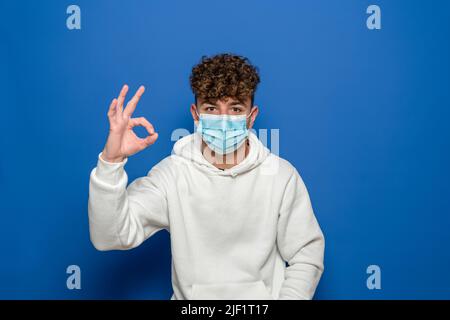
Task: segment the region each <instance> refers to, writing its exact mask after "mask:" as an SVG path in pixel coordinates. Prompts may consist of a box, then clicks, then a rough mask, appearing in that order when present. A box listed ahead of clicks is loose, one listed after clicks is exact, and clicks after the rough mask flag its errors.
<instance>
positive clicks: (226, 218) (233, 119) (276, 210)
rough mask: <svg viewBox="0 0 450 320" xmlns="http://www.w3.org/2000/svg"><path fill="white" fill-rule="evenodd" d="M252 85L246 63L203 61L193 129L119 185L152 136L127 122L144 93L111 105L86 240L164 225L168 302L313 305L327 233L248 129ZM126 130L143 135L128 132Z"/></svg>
mask: <svg viewBox="0 0 450 320" xmlns="http://www.w3.org/2000/svg"><path fill="white" fill-rule="evenodd" d="M259 81H260V78H259V75H258V72H257V68H256V67H254V66H252V65H251V63H250V61H249V60H248V59H247V58H244V57H242V56H238V55H233V54H219V55H215V56H212V57H203V58H202V61H201V62H200V63H199V64H198V65H196V66H195V67H194V68H193V70H192V75H191V77H190V82H191V87H192V90H193V92H194V94H195V103H194V104H192V105H191V107H190V110H191V113H192V117H193V120H194V123H195V125H196V130H195V132H194V133H193V134H190V135H187V136H185V137H183V138H181V139H180V140H178V141H177V142H176V143H175V144H174V147H173V152H172V155H170V156H168V157H166V158H164V159H163V160H162V161H160V162H159V163H158V164H156V165H155V166H154V167H153V168H152V169H151V170H150V171H149V172H148V174H147V176H144V177H140V178H138V179H136V180H134V181H133V182H132V183H130V185H129V186H128V187H127V182H128V177H127V174H126V172H125V170H124V166H125V164H126V162H127V161H128V157H129V156H131V155H133V154H135V153H137V152H139V151H141V150H143V149H145V148H146V147H147V146H149V145H151V144H153V143H154V142H155V141H156V139H157V137H158V134H157V133H156V132H155V130H154V128H153V126H152V125H151V124H150V123H149V122H148V121H147V120H146V119H144V118H143V117H140V118H131V115H132V113H133V111H134V110H135V108H136V104H137V103H138V101H139V98H140V97H141V95H142V94H143V92H144V88H143V87H142V86H141V87H140V88H139V89H138V91H137V92H136V94H135V96H134V97H133V98H132V99H131V100H130V101H129V102H128V104H127V105H126V107H125V108H123V103H124V100H125V95H126V93H127V90H128V87H127V86H126V85H125V86H124V87H123V88H122V90H121V92H120V95H119V97H118V98H117V99H114V100H113V101H112V103H111V106H110V108H109V111H108V118H109V122H110V132H109V136H108V139H107V142H106V145H105V148H104V149H103V151H102V152H101V153H100V154H99V155H98V162H97V167H96V168H94V169H93V170H92V172H91V175H90V185H89V203H88V211H89V227H90V236H91V241H92V243H93V245H94V246H95V248H97V249H98V250H101V251H104V250H127V249H131V248H135V247H137V246H139V245H140V244H141V243H142V242H143V241H145V240H146V239H148V238H149V237H151V236H152V235H153V234H155V233H156V232H157V231H159V230H162V229H166V230H167V231H168V232H169V233H170V239H171V248H172V286H173V291H174V292H173V295H172V297H171V299H172V300H181V299H280V300H281V299H286V300H287V299H312V297H313V295H314V292H315V290H316V286H317V284H318V282H319V279H320V277H321V275H322V272H323V270H324V265H323V257H324V246H325V242H324V236H323V233H322V231H321V229H320V227H319V224H318V222H317V220H316V218H315V215H314V213H313V209H312V207H311V202H310V198H309V195H308V192H307V189H306V187H305V185H304V183H303V180H302V178H301V177H300V175H299V173H298V171H297V170H296V169H295V168H294V167H293V166H292V165H291V164H290V163H289V162H288V161H286V160H284V159H282V158H280V157H278V156H276V155H275V154H272V153H270V151H269V150H268V149H267V148H266V147H265V146H264V145H263V144H262V143H261V142H260V141H259V140H258V138H257V137H256V135H255V134H254V133H253V132H252V131H250V130H249V129H251V128H252V126H253V123H254V122H255V119H256V117H257V115H258V107H257V106H256V105H253V99H254V94H255V90H256V87H257V85H258V83H259ZM135 126H144V127H145V128H146V129H147V131H148V132H149V136H148V137H146V138H144V139H142V138H139V137H137V136H136V135H135V134H134V132H133V130H132V128H133V127H135ZM286 262H287V263H288V266H287V265H286ZM155 263H157V262H155Z"/></svg>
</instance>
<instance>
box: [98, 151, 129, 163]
mask: <svg viewBox="0 0 450 320" xmlns="http://www.w3.org/2000/svg"><path fill="white" fill-rule="evenodd" d="M100 157H101V158H102V159H103V160H104V161H106V162H112V163H118V162H122V161H123V160H124V159H125V157H109V156H107V155H106V154H105V153H104V152H102V153H101V154H100Z"/></svg>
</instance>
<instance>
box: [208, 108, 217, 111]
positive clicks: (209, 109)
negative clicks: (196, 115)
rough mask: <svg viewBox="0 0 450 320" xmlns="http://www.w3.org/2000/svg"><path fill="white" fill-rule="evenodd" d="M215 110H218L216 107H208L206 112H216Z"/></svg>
mask: <svg viewBox="0 0 450 320" xmlns="http://www.w3.org/2000/svg"><path fill="white" fill-rule="evenodd" d="M214 109H216V107H206V111H214Z"/></svg>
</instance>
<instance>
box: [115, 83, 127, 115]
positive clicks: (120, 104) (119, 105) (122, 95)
mask: <svg viewBox="0 0 450 320" xmlns="http://www.w3.org/2000/svg"><path fill="white" fill-rule="evenodd" d="M127 92H128V86H127V85H126V84H124V85H123V87H122V90H120V94H119V97H118V98H117V108H116V111H119V112H120V113H122V111H123V102H124V101H125V96H126V95H127Z"/></svg>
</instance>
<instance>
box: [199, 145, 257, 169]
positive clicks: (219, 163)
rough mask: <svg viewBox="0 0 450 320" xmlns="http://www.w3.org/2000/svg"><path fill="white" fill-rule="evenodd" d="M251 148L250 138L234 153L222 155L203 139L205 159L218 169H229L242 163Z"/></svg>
mask: <svg viewBox="0 0 450 320" xmlns="http://www.w3.org/2000/svg"><path fill="white" fill-rule="evenodd" d="M249 150H250V143H249V139H248V138H247V139H246V140H245V142H244V143H243V144H242V146H240V147H239V148H238V149H236V150H235V151H234V152H233V153H229V154H224V155H220V154H217V153H215V152H214V151H212V150H211V149H210V148H209V147H208V145H207V144H206V143H205V142H204V141H202V153H203V155H204V156H205V159H206V160H208V162H209V163H211V164H212V165H213V166H215V167H216V168H218V169H229V168H232V167H234V166H235V165H238V164H239V163H241V162H242V161H243V160H244V159H245V158H246V157H247V155H248V153H249Z"/></svg>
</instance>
